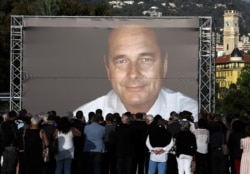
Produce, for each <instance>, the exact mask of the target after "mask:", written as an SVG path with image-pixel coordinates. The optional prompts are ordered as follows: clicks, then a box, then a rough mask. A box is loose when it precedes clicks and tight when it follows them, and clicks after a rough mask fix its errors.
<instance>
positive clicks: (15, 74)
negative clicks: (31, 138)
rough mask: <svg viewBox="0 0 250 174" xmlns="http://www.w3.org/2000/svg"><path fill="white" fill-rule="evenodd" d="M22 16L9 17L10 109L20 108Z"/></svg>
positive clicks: (17, 109)
mask: <svg viewBox="0 0 250 174" xmlns="http://www.w3.org/2000/svg"><path fill="white" fill-rule="evenodd" d="M22 22H23V17H22V16H12V17H11V31H10V37H11V38H10V39H11V41H10V110H15V111H19V110H20V109H21V108H22V91H23V88H22V85H23V82H22V69H23V24H22Z"/></svg>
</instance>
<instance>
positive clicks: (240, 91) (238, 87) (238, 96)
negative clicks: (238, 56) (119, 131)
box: [217, 66, 250, 116]
mask: <svg viewBox="0 0 250 174" xmlns="http://www.w3.org/2000/svg"><path fill="white" fill-rule="evenodd" d="M222 91H223V92H222ZM220 92H221V94H223V95H221V99H219V100H218V101H219V105H220V107H219V108H217V109H218V110H220V111H222V112H223V113H224V114H240V115H248V116H249V115H250V100H249V99H250V66H246V67H245V68H243V69H242V71H241V74H240V76H239V78H238V79H237V83H236V84H231V85H230V87H229V89H220Z"/></svg>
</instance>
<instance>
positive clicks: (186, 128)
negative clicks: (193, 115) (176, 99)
mask: <svg viewBox="0 0 250 174" xmlns="http://www.w3.org/2000/svg"><path fill="white" fill-rule="evenodd" d="M181 130H183V131H189V130H190V123H189V121H183V122H182V124H181Z"/></svg>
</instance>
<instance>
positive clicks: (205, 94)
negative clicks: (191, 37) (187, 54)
mask: <svg viewBox="0 0 250 174" xmlns="http://www.w3.org/2000/svg"><path fill="white" fill-rule="evenodd" d="M199 42H200V44H199V47H200V48H199V109H200V111H206V112H215V58H216V29H215V22H214V20H213V19H212V17H201V18H200V37H199Z"/></svg>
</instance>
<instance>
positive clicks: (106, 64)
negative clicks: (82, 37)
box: [103, 55, 110, 80]
mask: <svg viewBox="0 0 250 174" xmlns="http://www.w3.org/2000/svg"><path fill="white" fill-rule="evenodd" d="M103 60H104V64H105V69H106V73H107V76H108V79H109V80H110V73H109V65H108V63H109V62H108V57H107V56H106V55H104V56H103Z"/></svg>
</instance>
